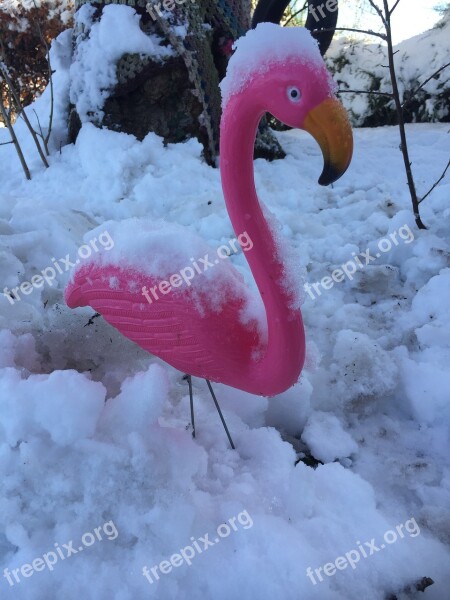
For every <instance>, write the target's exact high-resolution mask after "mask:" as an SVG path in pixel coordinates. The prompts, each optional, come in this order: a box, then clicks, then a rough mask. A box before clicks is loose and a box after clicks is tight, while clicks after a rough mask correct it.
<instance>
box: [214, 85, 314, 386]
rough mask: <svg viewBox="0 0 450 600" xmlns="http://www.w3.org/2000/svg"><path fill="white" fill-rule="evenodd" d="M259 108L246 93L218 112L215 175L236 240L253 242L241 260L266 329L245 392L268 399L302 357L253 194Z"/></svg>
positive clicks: (279, 268) (297, 326)
mask: <svg viewBox="0 0 450 600" xmlns="http://www.w3.org/2000/svg"><path fill="white" fill-rule="evenodd" d="M264 113H265V110H264V107H262V106H260V107H256V106H255V103H254V102H252V100H251V94H245V93H240V94H236V95H234V96H232V97H231V99H230V100H229V102H228V103H227V105H226V106H225V108H224V111H223V115H222V120H221V125H220V127H221V136H220V173H221V178H222V187H223V192H224V196H225V203H226V206H227V210H228V214H229V216H230V220H231V223H232V225H233V229H234V231H235V233H236V235H239V234H241V233H243V232H246V233H247V234H248V236H249V237H250V239H251V241H252V242H253V247H252V249H251V250H250V251H249V252H247V253H246V255H245V256H246V259H247V261H248V263H249V265H250V269H251V271H252V274H253V277H254V278H255V281H256V284H257V286H258V289H259V292H260V294H261V297H262V300H263V302H264V307H265V310H266V317H267V326H268V343H267V348H266V351H265V354H264V357H263V358H262V359H261V360H259V361H257V362H256V361H255V362H252V363H250V364H249V365H247V369H248V374H247V376H248V381H249V387H251V388H252V389H249V390H248V391H251V392H252V393H255V394H261V395H265V396H273V395H276V394H279V393H281V392H283V391H285V390H286V389H287V388H288V387H290V386H292V385H294V383H296V382H297V380H298V377H299V375H300V372H301V370H302V367H303V363H304V358H305V335H304V329H303V322H302V317H301V312H300V310H299V309H293V308H292V304H293V302H292V300H293V299H292V297H291V295H290V294H289V293H288V292H287V291H286V288H285V285H284V276H283V263H282V260H281V258H280V257H279V253H278V250H277V248H276V241H275V239H274V236H273V232H272V231H271V229H270V227H269V226H268V224H267V221H266V219H265V217H264V215H263V212H262V210H261V206H260V203H259V200H258V196H257V194H256V189H255V181H254V173H253V150H254V144H255V138H256V132H257V129H258V124H259V121H260V120H261V117H262V116H263V114H264Z"/></svg>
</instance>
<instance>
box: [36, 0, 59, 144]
mask: <svg viewBox="0 0 450 600" xmlns="http://www.w3.org/2000/svg"><path fill="white" fill-rule="evenodd" d="M33 4H34V6H35V8H37V4H36V2H35V0H33ZM36 25H37V29H38V33H39V37H40V38H41V42H42V43H43V44H44V47H45V50H46V52H47V67H48V82H49V85H50V115H49V119H48V129H47V135H46V136H45V138H44V137H43V136H42V141H43V142H44V148H45V152H46V154H47V156H50V152H49V149H48V143H49V141H50V136H51V133H52V127H53V112H54V104H55V102H54V89H53V71H52V63H51V59H50V48H49V46H48V44H47V40H46V39H45V36H44V34H43V32H42V29H41V25H40V23H39V21H37V23H36ZM36 116H37V115H36ZM39 127H40V124H39ZM41 131H42V129H41Z"/></svg>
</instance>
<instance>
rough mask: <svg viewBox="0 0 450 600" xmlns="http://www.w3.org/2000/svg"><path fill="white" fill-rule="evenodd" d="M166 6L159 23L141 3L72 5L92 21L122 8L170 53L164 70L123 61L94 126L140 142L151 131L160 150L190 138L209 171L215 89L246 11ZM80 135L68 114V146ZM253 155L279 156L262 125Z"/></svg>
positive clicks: (199, 3)
mask: <svg viewBox="0 0 450 600" xmlns="http://www.w3.org/2000/svg"><path fill="white" fill-rule="evenodd" d="M170 2H171V3H172V5H173V8H172V9H171V10H170V11H166V12H165V13H164V17H163V16H161V15H160V14H159V12H160V11H158V8H159V6H160V5H158V4H156V2H155V3H154V4H153V7H152V4H148V3H147V1H146V0H109V1H108V0H103V1H102V2H85V1H84V0H76V8H77V9H79V8H80V6H81V4H86V3H88V4H90V5H91V6H93V7H94V8H95V9H96V12H95V14H94V19H95V20H98V19H101V18H102V11H103V7H104V5H105V4H125V3H127V4H128V5H129V6H132V8H133V9H134V10H135V11H136V12H137V13H138V14H139V15H140V17H141V22H140V26H141V29H142V30H143V31H144V32H145V33H147V34H149V35H150V34H156V35H158V36H160V37H162V38H163V39H164V40H165V41H166V42H167V44H169V45H170V46H171V47H172V48H173V49H174V51H175V55H174V56H172V57H169V58H168V59H166V60H164V61H163V62H161V61H159V60H152V59H151V57H142V56H140V55H137V54H126V55H124V56H122V57H121V59H120V60H119V62H118V64H117V71H116V75H117V81H118V83H117V85H116V87H115V89H114V90H113V91H112V93H111V94H110V95H109V97H108V98H107V100H106V102H105V104H104V106H103V109H102V110H103V113H104V116H103V119H102V121H101V122H98V121H97V122H96V121H95V120H94V119H93V122H94V123H95V124H97V125H102V126H106V127H108V128H109V129H112V130H115V131H120V132H125V133H129V134H133V135H135V136H136V137H137V138H138V139H139V140H142V139H143V138H144V137H145V136H146V135H147V134H148V133H149V132H150V131H152V132H154V133H156V134H157V135H160V136H161V137H162V138H163V139H164V141H165V142H166V143H174V142H182V141H185V140H187V139H189V138H191V137H196V138H197V139H198V140H199V141H200V143H201V144H202V146H203V155H204V158H205V160H206V161H207V162H208V163H209V164H211V165H215V163H216V157H217V154H218V148H219V123H220V114H221V109H220V89H219V82H220V80H221V79H222V78H223V77H224V75H225V71H226V65H227V62H228V58H229V56H230V54H231V43H232V41H233V40H235V39H237V38H238V37H240V36H241V35H243V34H244V33H245V31H246V30H247V29H248V28H249V25H250V5H249V4H247V1H246V0H227V1H226V2H225V1H224V0H195V2H193V1H192V0H184V2H183V3H181V0H178V2H179V4H174V0H164V5H165V6H168V5H169V3H170ZM146 5H147V6H146ZM184 24H187V27H186V30H187V35H186V36H185V37H180V36H179V35H178V32H179V31H180V26H183V25H184ZM205 25H206V26H205ZM77 39H78V40H80V38H79V37H78V38H77ZM75 43H83V42H82V39H81V41H76V42H75ZM80 127H81V122H80V120H79V118H78V115H77V113H76V110H75V107H72V110H71V115H70V123H69V131H70V138H71V140H70V141H74V140H75V139H76V136H77V135H78V132H79V129H80ZM255 155H256V156H258V157H264V158H268V159H269V160H272V159H275V158H283V157H284V156H285V154H284V152H283V150H282V148H281V146H280V145H279V143H278V142H277V140H276V139H275V137H274V136H273V134H272V132H271V131H270V130H269V129H268V127H267V126H265V125H264V124H263V125H262V126H261V128H260V133H259V135H258V140H257V143H256V150H255Z"/></svg>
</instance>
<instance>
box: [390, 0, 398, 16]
mask: <svg viewBox="0 0 450 600" xmlns="http://www.w3.org/2000/svg"><path fill="white" fill-rule="evenodd" d="M399 2H400V0H397V1H396V3H395V4H394V6H393V7H392V8H391V9H390V11H389V16H391V15H392V13H393V12H394V10H395V9H396V8H397V5H398V3H399Z"/></svg>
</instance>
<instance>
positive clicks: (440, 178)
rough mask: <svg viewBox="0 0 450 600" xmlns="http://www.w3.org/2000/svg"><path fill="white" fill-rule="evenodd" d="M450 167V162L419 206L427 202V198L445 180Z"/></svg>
mask: <svg viewBox="0 0 450 600" xmlns="http://www.w3.org/2000/svg"><path fill="white" fill-rule="evenodd" d="M449 167H450V160H449V161H448V163H447V166H446V167H445V169H444V170H443V172H442V175H441V176H440V177H439V179H438V180H437V181H436V182H435V183H434V184H433V185H432V186H431V187H430V189H429V190H428V192H427V193H426V194H425V196H422V198H421V199H420V200H419V204H420V203H421V202H423V201H424V200H425V198H426V197H427V196H429V195H430V194H431V192H432V191H433V190H434V188H435V187H437V186H438V185H439V184H440V183H441V181H442V180H443V179H444V177H445V174H446V173H447V169H448V168H449Z"/></svg>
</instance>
